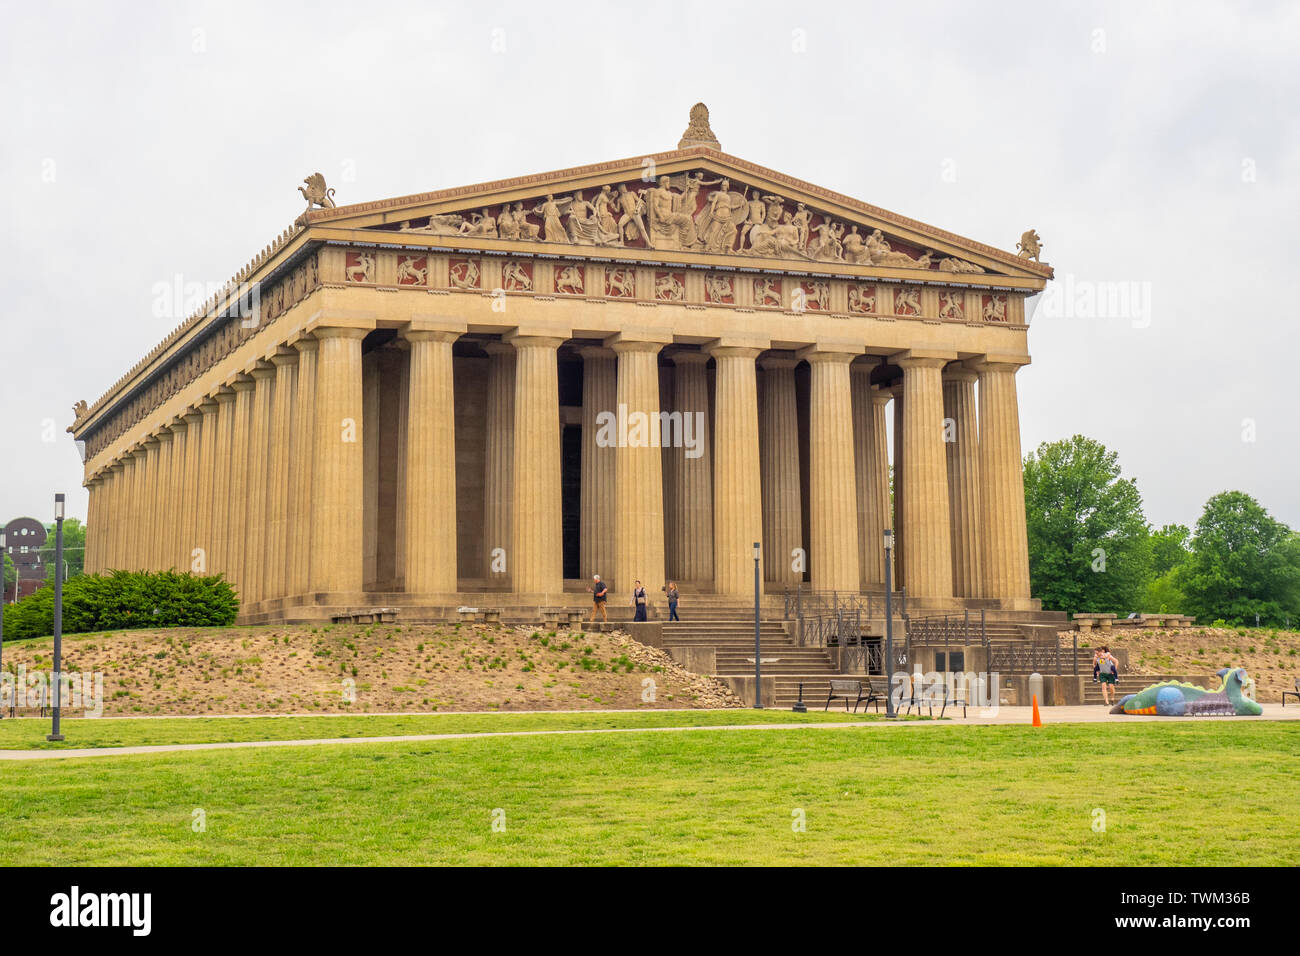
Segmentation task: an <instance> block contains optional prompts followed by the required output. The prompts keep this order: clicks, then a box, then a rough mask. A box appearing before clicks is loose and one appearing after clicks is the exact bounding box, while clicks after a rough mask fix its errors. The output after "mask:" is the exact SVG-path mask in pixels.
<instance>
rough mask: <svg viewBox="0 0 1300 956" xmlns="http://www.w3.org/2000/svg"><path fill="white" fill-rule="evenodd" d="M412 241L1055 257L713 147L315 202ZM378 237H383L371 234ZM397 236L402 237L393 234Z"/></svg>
mask: <svg viewBox="0 0 1300 956" xmlns="http://www.w3.org/2000/svg"><path fill="white" fill-rule="evenodd" d="M304 222H305V223H306V224H308V225H310V226H312V227H318V228H322V229H324V228H330V229H334V228H337V229H346V230H359V231H363V232H382V233H396V234H400V235H401V236H402V237H404V239H405V240H409V241H411V242H414V243H421V244H429V245H437V246H451V247H456V248H481V249H484V250H494V249H496V250H500V251H503V252H513V253H525V254H527V253H533V254H542V255H561V256H566V257H575V256H587V257H593V256H595V257H606V258H634V259H637V260H639V261H647V260H649V261H664V262H680V263H687V264H703V265H713V266H715V267H717V266H720V265H722V266H725V267H729V268H748V269H756V270H779V271H787V270H788V271H798V272H828V273H843V272H849V273H856V274H873V275H881V276H884V277H897V278H900V279H911V280H917V279H920V278H921V277H922V274H923V273H934V274H935V275H933V277H932V278H933V280H934V281H943V282H949V283H951V282H960V281H963V280H968V281H981V282H987V281H988V279H990V278H996V279H1001V280H1019V281H1012V282H1011V283H1010V284H1012V285H1030V286H1037V287H1039V288H1041V284H1042V283H1043V282H1044V281H1045V280H1046V279H1048V278H1050V277H1051V275H1052V270H1051V267H1050V266H1048V265H1046V264H1044V263H1040V262H1037V261H1034V260H1032V259H1030V258H1027V257H1025V256H1024V255H1017V254H1016V253H1011V252H1007V251H1005V250H1001V249H997V248H995V247H992V246H988V245H985V244H983V243H979V242H976V241H974V240H970V239H965V238H963V237H961V236H957V235H954V234H952V233H948V232H945V231H943V230H941V229H938V228H935V227H932V226H928V225H926V224H924V223H920V222H917V221H915V220H910V219H907V218H905V217H902V216H898V215H896V214H893V213H890V212H888V211H886V210H883V209H879V208H878V207H874V206H871V205H869V204H867V203H864V202H861V201H859V200H855V199H852V198H850V197H847V196H843V195H840V194H837V193H834V192H832V191H830V190H826V189H822V188H820V187H817V186H814V185H812V184H810V183H805V182H802V181H800V180H797V179H794V178H792V177H789V176H784V175H782V174H779V173H776V172H774V171H772V170H769V169H765V168H763V167H761V166H757V165H755V164H752V163H748V162H746V161H744V160H741V159H738V158H737V157H733V156H729V155H727V154H725V153H721V152H719V151H717V150H714V149H710V148H707V147H694V148H689V149H679V150H674V151H672V152H668V153H660V154H657V155H653V156H648V157H642V158H638V159H629V160H623V161H617V162H612V163H603V164H599V165H596V166H587V167H579V168H576V169H569V170H560V171H557V172H553V173H546V174H541V175H535V176H527V177H521V178H518V179H511V180H501V181H498V182H492V183H484V184H480V185H477V186H469V187H462V188H459V189H449V190H442V191H439V192H433V193H424V194H419V195H415V196H407V197H402V198H398V199H391V200H383V201H380V202H371V203H361V204H357V205H353V206H340V207H336V208H331V209H320V210H315V211H313V212H311V213H308V214H307V215H305V216H304ZM375 238H376V239H378V238H379V237H375ZM394 238H396V237H394Z"/></svg>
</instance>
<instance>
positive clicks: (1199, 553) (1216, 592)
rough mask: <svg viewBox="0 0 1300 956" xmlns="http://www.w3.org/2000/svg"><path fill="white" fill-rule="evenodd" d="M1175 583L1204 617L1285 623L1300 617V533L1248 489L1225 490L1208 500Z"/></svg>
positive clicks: (1191, 610) (1190, 606)
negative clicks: (1289, 526)
mask: <svg viewBox="0 0 1300 956" xmlns="http://www.w3.org/2000/svg"><path fill="white" fill-rule="evenodd" d="M1175 583H1176V584H1177V585H1178V587H1179V588H1180V589H1181V590H1182V591H1183V592H1184V593H1185V594H1186V595H1187V603H1188V607H1187V610H1186V613H1191V614H1195V615H1196V616H1197V617H1199V618H1200V619H1201V620H1202V621H1207V620H1214V619H1216V618H1223V619H1224V620H1226V621H1230V622H1232V623H1234V624H1254V623H1255V616H1256V615H1259V622H1260V623H1261V624H1268V625H1270V626H1277V625H1281V624H1284V623H1285V621H1286V619H1287V618H1288V617H1289V618H1291V619H1292V620H1294V619H1295V618H1296V617H1297V616H1300V536H1297V535H1296V534H1295V533H1293V532H1292V531H1291V529H1290V528H1288V527H1287V526H1286V525H1285V524H1283V523H1282V522H1280V521H1277V520H1276V519H1274V518H1273V517H1271V516H1270V515H1269V513H1268V512H1267V511H1266V510H1265V509H1264V508H1263V507H1262V506H1261V505H1260V504H1259V502H1257V501H1256V500H1255V499H1254V498H1252V497H1251V496H1250V495H1248V494H1246V493H1245V492H1243V491H1225V492H1222V493H1220V494H1217V495H1215V496H1214V497H1212V498H1211V499H1210V500H1209V501H1207V502H1206V503H1205V510H1204V511H1203V512H1202V513H1201V517H1200V520H1199V521H1197V522H1196V534H1195V535H1194V536H1193V537H1192V547H1191V555H1190V556H1189V557H1188V559H1187V561H1186V562H1185V563H1184V564H1183V565H1182V566H1181V567H1180V568H1178V570H1177V571H1176V573H1175Z"/></svg>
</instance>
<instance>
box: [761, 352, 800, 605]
mask: <svg viewBox="0 0 1300 956" xmlns="http://www.w3.org/2000/svg"><path fill="white" fill-rule="evenodd" d="M797 364H798V361H797V360H796V359H794V358H793V357H784V358H783V357H778V356H770V357H768V358H765V359H763V360H762V361H761V362H759V365H760V366H761V367H762V369H763V380H762V388H761V389H760V390H759V396H760V398H759V402H760V407H759V415H758V431H759V442H758V447H759V460H760V471H761V476H760V477H761V481H760V484H761V485H762V488H763V571H764V577H765V578H766V579H767V580H768V581H771V582H772V583H774V584H778V585H782V586H784V587H797V586H798V585H799V584H800V583H801V582H802V581H803V572H802V571H801V570H799V568H802V567H805V566H806V565H807V562H806V561H803V562H800V563H798V564H796V563H795V557H796V556H795V549H796V548H802V547H803V508H802V506H801V502H800V498H801V496H802V494H803V491H802V489H801V488H800V485H799V407H798V403H797V396H796V392H795V384H794V368H795V366H796V365H797Z"/></svg>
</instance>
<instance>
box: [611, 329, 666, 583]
mask: <svg viewBox="0 0 1300 956" xmlns="http://www.w3.org/2000/svg"><path fill="white" fill-rule="evenodd" d="M613 348H614V352H615V353H616V354H617V355H618V387H617V397H618V403H617V404H618V408H617V410H616V411H617V419H618V432H619V433H620V434H618V436H617V437H618V448H617V449H615V454H614V497H615V509H616V510H615V513H614V582H613V585H612V586H613V587H614V588H615V589H617V590H618V591H620V592H623V593H625V594H630V593H631V591H632V588H633V585H634V583H635V582H636V581H640V582H641V583H642V584H643V585H644V586H645V587H646V588H647V589H648V590H649V591H651V592H653V591H657V590H658V589H659V588H660V587H661V586H662V585H663V583H664V490H663V453H662V452H661V451H660V440H661V438H664V437H665V436H661V434H660V419H659V350H660V349H661V348H662V344H661V343H659V342H636V341H620V342H616V343H614V346H613ZM624 420H626V432H627V434H626V437H625V436H624V435H623V434H621V432H622V431H623V430H624V428H623V422H624Z"/></svg>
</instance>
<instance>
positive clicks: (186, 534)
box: [176, 407, 203, 573]
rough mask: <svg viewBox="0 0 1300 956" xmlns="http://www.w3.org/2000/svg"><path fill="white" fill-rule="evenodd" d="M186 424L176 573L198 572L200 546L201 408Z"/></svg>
mask: <svg viewBox="0 0 1300 956" xmlns="http://www.w3.org/2000/svg"><path fill="white" fill-rule="evenodd" d="M183 420H184V422H185V471H184V482H185V494H184V496H183V497H182V498H181V507H182V511H183V514H182V517H181V529H182V530H181V539H180V549H179V551H180V553H179V554H178V555H177V560H178V562H179V563H178V564H177V565H176V570H178V571H181V572H186V571H195V572H196V573H197V571H196V567H195V562H196V560H197V559H198V555H196V554H195V553H194V552H195V550H196V549H197V548H198V547H199V488H200V483H199V475H200V468H199V463H200V459H201V457H202V452H203V413H202V412H201V411H199V409H198V408H197V407H195V408H188V409H186V410H185V414H184V416H183Z"/></svg>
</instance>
